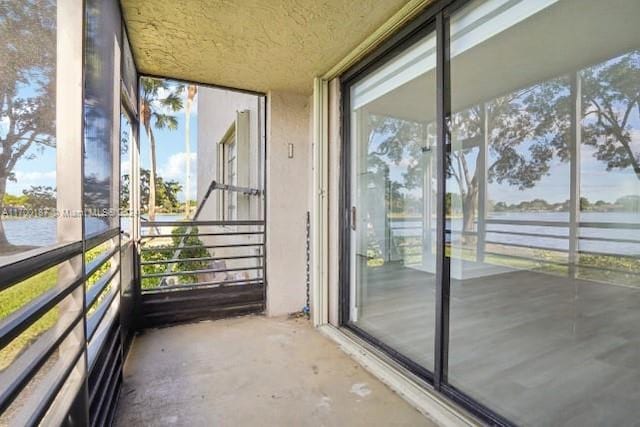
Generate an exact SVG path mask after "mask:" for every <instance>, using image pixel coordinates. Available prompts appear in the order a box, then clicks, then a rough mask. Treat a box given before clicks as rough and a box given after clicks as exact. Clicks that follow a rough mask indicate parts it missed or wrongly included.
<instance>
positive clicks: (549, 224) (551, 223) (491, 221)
mask: <svg viewBox="0 0 640 427" xmlns="http://www.w3.org/2000/svg"><path fill="white" fill-rule="evenodd" d="M485 223H486V224H502V225H533V226H539V227H569V223H568V222H565V221H528V220H519V219H487V220H485Z"/></svg>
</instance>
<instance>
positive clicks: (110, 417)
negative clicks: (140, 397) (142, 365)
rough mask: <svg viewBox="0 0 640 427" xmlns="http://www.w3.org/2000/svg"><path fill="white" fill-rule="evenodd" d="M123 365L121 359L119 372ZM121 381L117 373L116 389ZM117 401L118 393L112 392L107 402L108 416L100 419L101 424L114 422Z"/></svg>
mask: <svg viewBox="0 0 640 427" xmlns="http://www.w3.org/2000/svg"><path fill="white" fill-rule="evenodd" d="M123 367H124V361H121V362H120V372H122V368H123ZM122 381H124V379H123V377H122V375H118V377H116V385H115V390H118V388H119V387H121V386H122ZM119 401H120V393H114V395H113V399H111V402H109V406H108V407H107V414H108V416H107V418H106V419H105V420H103V421H102V423H101V425H103V426H112V425H114V424H115V423H114V422H113V420H114V419H115V416H116V414H117V411H116V409H117V408H118V403H119Z"/></svg>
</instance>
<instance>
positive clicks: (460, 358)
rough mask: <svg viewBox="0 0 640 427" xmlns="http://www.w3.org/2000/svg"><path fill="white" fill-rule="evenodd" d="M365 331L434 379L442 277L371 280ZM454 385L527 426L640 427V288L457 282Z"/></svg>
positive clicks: (506, 278)
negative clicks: (438, 279) (437, 291)
mask: <svg viewBox="0 0 640 427" xmlns="http://www.w3.org/2000/svg"><path fill="white" fill-rule="evenodd" d="M366 280H367V285H366V288H365V289H364V290H363V292H362V300H361V302H360V305H359V319H358V322H357V323H356V324H357V325H358V326H359V327H360V328H362V329H364V330H366V331H367V332H369V333H371V334H372V335H373V336H375V337H377V338H378V339H380V340H382V341H383V342H385V343H386V344H387V345H390V346H391V347H393V348H395V349H397V350H398V351H400V352H401V353H403V354H404V355H406V356H407V357H410V358H411V359H413V360H414V361H416V362H418V363H420V364H421V365H423V366H425V367H426V368H428V369H430V370H432V369H433V347H434V344H433V342H434V332H435V331H434V328H435V278H434V275H432V274H429V273H425V272H421V271H417V270H414V269H411V268H406V267H403V266H401V265H393V264H392V265H389V264H387V265H386V266H383V267H379V268H375V269H371V268H370V269H368V270H367V279H366ZM449 354H450V359H449V381H450V382H451V384H453V385H454V386H456V387H457V388H459V389H461V390H463V391H464V392H466V393H467V394H469V395H470V396H472V397H473V398H475V399H476V400H478V401H480V402H481V403H484V404H485V405H486V406H488V407H490V408H492V409H493V410H495V411H496V412H498V413H500V414H502V415H503V416H505V417H507V418H508V419H510V420H511V421H513V422H516V423H518V424H521V425H532V426H533V425H535V426H550V425H563V426H565V425H569V426H571V425H575V426H587V425H638V426H640V409H639V408H640V288H638V289H634V288H629V287H621V286H613V285H608V284H603V283H596V282H588V281H583V280H570V279H568V278H564V277H559V276H553V275H548V274H543V273H538V272H531V271H513V272H508V273H503V274H497V275H493V276H488V277H483V278H474V279H469V280H465V281H452V284H451V320H450V349H449Z"/></svg>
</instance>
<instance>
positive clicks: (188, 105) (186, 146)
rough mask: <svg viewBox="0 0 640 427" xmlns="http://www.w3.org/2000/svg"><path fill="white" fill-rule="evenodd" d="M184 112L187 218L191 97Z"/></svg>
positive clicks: (185, 204)
mask: <svg viewBox="0 0 640 427" xmlns="http://www.w3.org/2000/svg"><path fill="white" fill-rule="evenodd" d="M184 114H185V118H186V120H185V123H184V129H185V134H184V151H185V156H186V159H185V161H186V165H185V169H186V175H187V176H186V180H185V185H184V217H185V218H186V219H189V209H190V208H191V206H190V205H189V190H190V185H191V142H190V140H189V138H190V135H189V133H190V126H189V122H190V121H191V120H190V116H191V99H188V100H187V105H186V106H185V110H184Z"/></svg>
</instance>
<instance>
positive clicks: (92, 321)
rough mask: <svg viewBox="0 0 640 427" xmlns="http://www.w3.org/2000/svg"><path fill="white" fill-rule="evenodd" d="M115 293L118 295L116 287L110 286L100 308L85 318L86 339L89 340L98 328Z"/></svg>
mask: <svg viewBox="0 0 640 427" xmlns="http://www.w3.org/2000/svg"><path fill="white" fill-rule="evenodd" d="M116 295H118V287H117V286H114V287H113V288H111V292H110V293H109V296H108V297H107V299H106V300H104V301H102V304H101V305H100V308H98V309H97V310H96V312H95V313H93V315H92V316H91V317H89V318H88V319H87V341H91V339H92V338H93V336H94V335H95V333H96V331H97V330H98V326H100V322H101V321H102V319H103V318H104V316H105V315H106V314H107V311H108V310H109V308H111V304H112V303H113V301H114V300H115V299H116Z"/></svg>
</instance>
